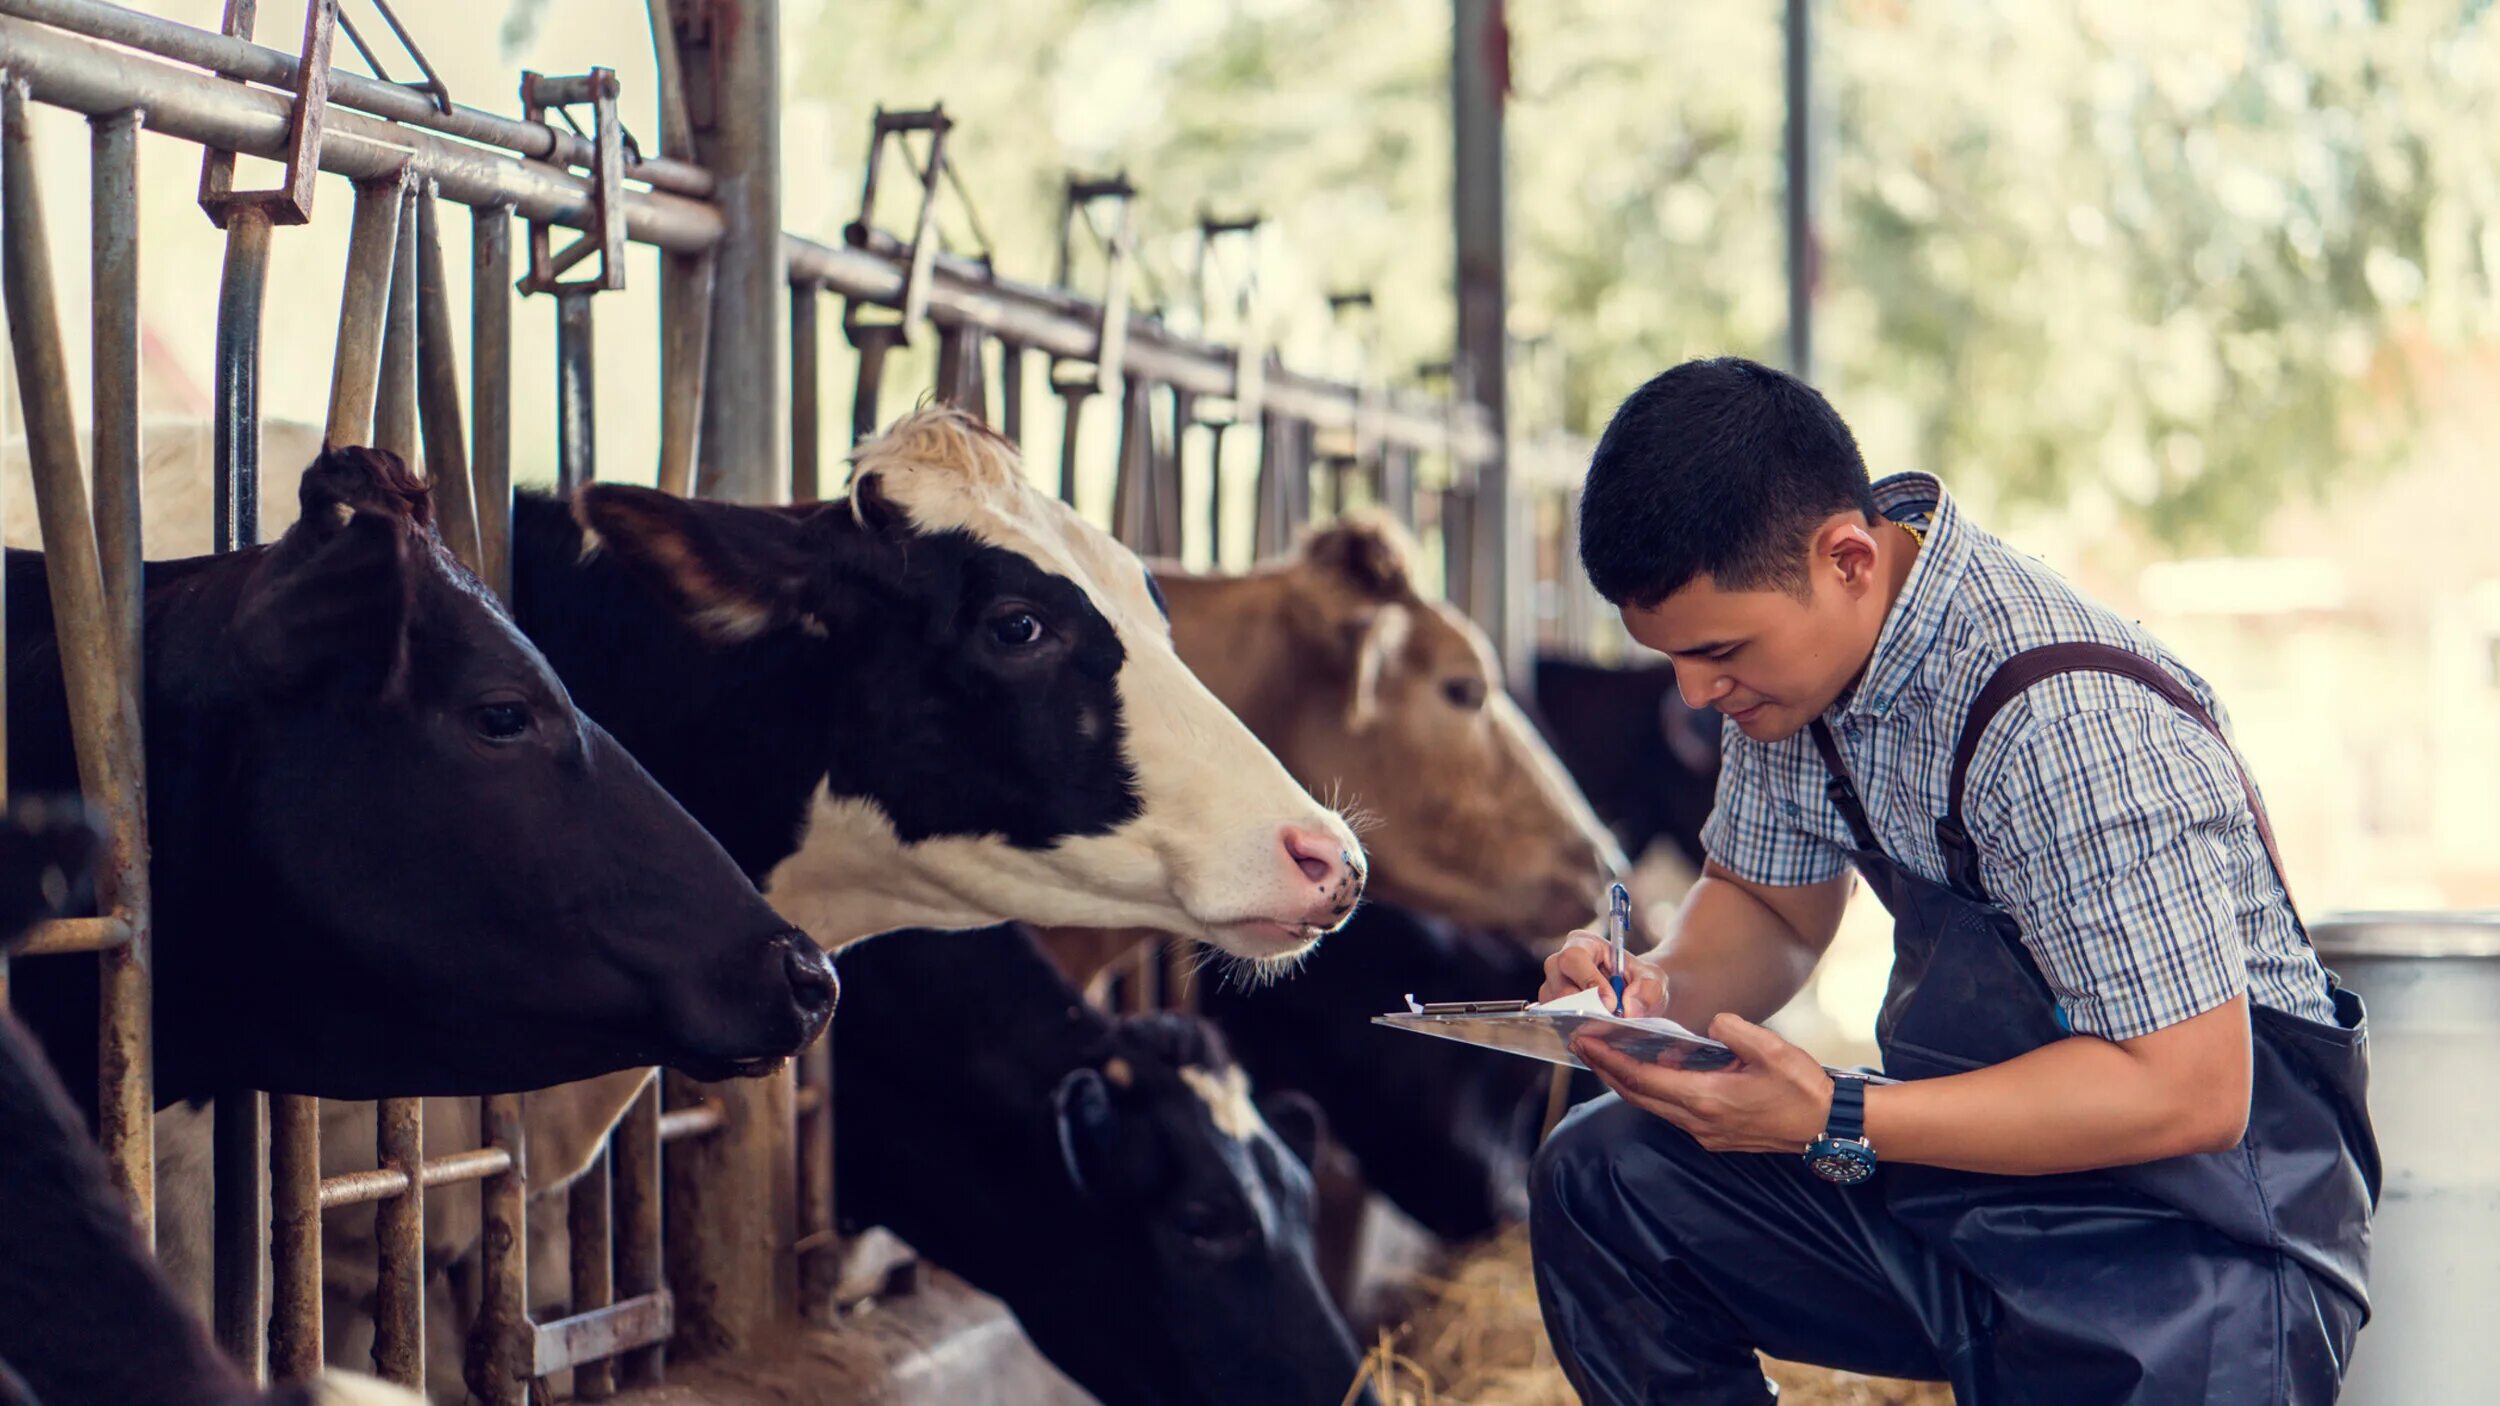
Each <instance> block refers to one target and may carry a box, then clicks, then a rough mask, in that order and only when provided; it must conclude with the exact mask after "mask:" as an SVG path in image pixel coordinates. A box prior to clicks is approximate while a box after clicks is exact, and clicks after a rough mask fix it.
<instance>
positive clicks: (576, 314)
mask: <svg viewBox="0 0 2500 1406" xmlns="http://www.w3.org/2000/svg"><path fill="white" fill-rule="evenodd" d="M592 296H593V290H590V289H587V288H565V289H561V290H559V291H558V292H557V293H556V491H557V492H559V493H571V492H572V491H573V490H574V489H576V488H579V487H581V486H582V485H583V484H585V483H588V482H590V481H591V480H592V479H594V478H597V477H598V476H599V448H598V442H597V438H596V435H597V427H598V418H597V415H596V413H595V411H594V410H593V408H592V403H591V402H592V397H593V393H594V392H595V391H596V390H597V381H598V378H597V376H596V375H595V374H594V372H593V368H592V366H591V357H590V352H591V344H590V300H591V297H592Z"/></svg>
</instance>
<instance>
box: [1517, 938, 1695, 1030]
mask: <svg viewBox="0 0 2500 1406" xmlns="http://www.w3.org/2000/svg"><path fill="white" fill-rule="evenodd" d="M1614 955H1615V953H1614V945H1613V944H1612V943H1609V942H1608V941H1606V939H1604V938H1602V937H1599V936H1598V935H1597V934H1596V933H1593V932H1589V931H1586V930H1585V929H1584V930H1582V931H1579V932H1575V933H1573V934H1572V935H1571V937H1570V939H1569V940H1568V941H1566V942H1564V943H1563V945H1562V950H1561V951H1559V952H1556V953H1555V954H1554V955H1553V956H1551V957H1548V958H1546V959H1545V984H1544V985H1543V986H1540V987H1538V988H1537V993H1536V998H1537V1000H1539V1001H1559V1000H1561V999H1562V998H1563V997H1565V996H1570V995H1574V994H1576V993H1578V992H1582V991H1586V990H1587V989H1589V988H1590V987H1592V986H1603V987H1605V988H1606V991H1607V993H1608V994H1609V995H1611V994H1613V992H1614V973H1613V972H1612V971H1610V970H1608V968H1609V967H1610V966H1611V965H1612V964H1613V962H1614ZM1623 965H1624V968H1625V971H1624V974H1623V1013H1624V1014H1625V1015H1627V1016H1635V1017H1637V1016H1649V1015H1665V1014H1666V1013H1667V983H1666V979H1665V978H1664V977H1663V976H1661V975H1660V974H1659V972H1658V969H1657V967H1656V966H1654V965H1653V964H1652V963H1651V962H1649V961H1647V960H1645V959H1643V958H1640V957H1635V956H1633V955H1632V954H1630V953H1629V952H1627V953H1625V954H1624V957H1623Z"/></svg>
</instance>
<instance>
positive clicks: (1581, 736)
mask: <svg viewBox="0 0 2500 1406" xmlns="http://www.w3.org/2000/svg"><path fill="white" fill-rule="evenodd" d="M1534 699H1535V711H1536V716H1537V720H1538V722H1540V723H1541V724H1542V725H1543V726H1544V729H1545V735H1546V739H1547V740H1548V741H1550V742H1552V743H1553V744H1554V752H1555V755H1557V756H1559V757H1561V758H1562V762H1563V766H1564V767H1565V768H1567V769H1568V770H1569V771H1570V772H1571V778H1572V780H1574V781H1577V782H1578V783H1580V789H1581V791H1582V792H1583V793H1585V794H1586V795H1587V796H1588V799H1589V804H1590V805H1591V806H1592V807H1594V808H1595V809H1596V811H1597V814H1598V816H1599V817H1600V818H1601V819H1603V820H1604V821H1605V822H1606V824H1607V825H1608V826H1610V827H1612V828H1613V830H1614V832H1615V836H1616V838H1618V839H1620V840H1621V841H1622V842H1623V849H1624V852H1625V853H1626V854H1629V855H1631V856H1632V857H1633V858H1634V859H1636V860H1637V859H1639V858H1640V856H1641V852H1642V851H1643V850H1645V849H1648V848H1649V846H1650V844H1651V842H1653V841H1655V840H1659V839H1667V840H1672V841H1674V842H1675V847H1676V849H1677V850H1678V851H1680V852H1681V853H1682V854H1683V856H1684V858H1685V859H1686V861H1687V862H1689V863H1691V864H1692V865H1694V866H1695V867H1696V868H1698V867H1699V865H1700V864H1701V862H1702V860H1703V859H1704V858H1705V857H1706V856H1705V855H1704V854H1703V852H1702V847H1701V825H1702V822H1703V821H1705V820H1707V819H1709V818H1710V807H1711V804H1712V802H1713V801H1714V800H1715V799H1716V796H1717V793H1718V787H1719V728H1720V724H1721V719H1720V717H1719V715H1718V714H1717V713H1716V712H1713V711H1712V710H1710V709H1708V708H1694V707H1692V706H1691V705H1689V704H1687V703H1686V702H1685V701H1684V695H1683V694H1681V693H1679V692H1677V691H1676V687H1675V670H1674V668H1673V667H1672V666H1670V665H1668V664H1665V663H1655V664H1633V665H1621V666H1618V665H1611V664H1594V663H1589V662H1586V661H1583V660H1577V659H1563V658H1558V657H1556V656H1553V655H1543V654H1541V655H1538V656H1537V660H1536V670H1535V695H1534Z"/></svg>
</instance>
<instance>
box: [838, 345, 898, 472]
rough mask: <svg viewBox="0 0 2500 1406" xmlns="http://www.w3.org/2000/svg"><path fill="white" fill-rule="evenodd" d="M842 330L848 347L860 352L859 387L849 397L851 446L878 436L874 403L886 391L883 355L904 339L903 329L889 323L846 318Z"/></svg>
mask: <svg viewBox="0 0 2500 1406" xmlns="http://www.w3.org/2000/svg"><path fill="white" fill-rule="evenodd" d="M842 330H843V331H844V332H846V333H848V334H849V335H850V339H851V345H852V346H853V347H854V348H856V349H857V350H858V352H859V385H858V387H857V388H856V389H855V390H854V391H853V392H852V395H851V443H852V444H853V445H858V444H860V443H861V442H863V441H865V440H867V439H869V438H871V437H873V436H874V435H875V434H876V433H877V402H878V401H879V400H880V399H882V398H883V396H884V391H885V357H886V353H888V352H890V351H892V350H894V345H895V343H897V342H900V341H901V340H903V329H902V328H901V327H899V326H896V325H894V324H892V323H885V322H858V321H854V320H853V319H851V318H850V317H848V316H845V317H844V318H843V319H842Z"/></svg>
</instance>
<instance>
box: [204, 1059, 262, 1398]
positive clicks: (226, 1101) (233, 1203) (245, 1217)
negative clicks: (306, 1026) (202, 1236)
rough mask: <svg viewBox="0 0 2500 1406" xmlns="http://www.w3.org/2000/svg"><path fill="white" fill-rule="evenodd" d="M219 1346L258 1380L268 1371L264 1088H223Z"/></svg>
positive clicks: (216, 1204)
mask: <svg viewBox="0 0 2500 1406" xmlns="http://www.w3.org/2000/svg"><path fill="white" fill-rule="evenodd" d="M215 1138H216V1150H215V1167H216V1190H215V1200H214V1201H212V1202H211V1205H212V1207H213V1208H214V1215H215V1219H216V1223H217V1239H216V1250H215V1260H214V1265H215V1271H214V1277H215V1281H216V1293H217V1304H216V1327H217V1346H218V1347H220V1348H222V1349H224V1350H225V1354H226V1356H228V1357H231V1358H233V1359H234V1362H235V1365H236V1366H238V1367H240V1368H242V1369H243V1371H244V1373H245V1374H246V1375H247V1376H249V1377H251V1378H252V1379H253V1380H255V1381H266V1380H268V1377H269V1104H268V1100H267V1098H266V1097H265V1096H264V1095H262V1094H261V1093H260V1092H259V1091H258V1090H254V1089H233V1090H228V1091H226V1092H224V1093H221V1094H219V1095H217V1112H216V1123H215Z"/></svg>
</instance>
